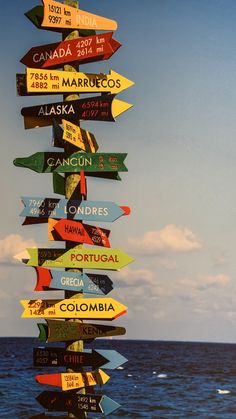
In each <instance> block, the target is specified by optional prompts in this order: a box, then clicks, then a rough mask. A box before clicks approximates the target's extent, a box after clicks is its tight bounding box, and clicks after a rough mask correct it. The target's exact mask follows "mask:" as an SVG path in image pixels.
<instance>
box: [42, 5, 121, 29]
mask: <svg viewBox="0 0 236 419" xmlns="http://www.w3.org/2000/svg"><path fill="white" fill-rule="evenodd" d="M43 6H44V14H43V21H42V24H41V27H42V28H62V29H94V30H105V31H106V30H108V31H115V30H116V29H117V22H116V21H115V20H112V19H107V18H105V17H103V16H98V15H95V14H92V13H89V12H86V11H84V10H81V9H76V8H73V7H71V6H68V5H65V4H62V3H60V2H57V1H54V0H43Z"/></svg>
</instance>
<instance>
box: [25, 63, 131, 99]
mask: <svg viewBox="0 0 236 419" xmlns="http://www.w3.org/2000/svg"><path fill="white" fill-rule="evenodd" d="M133 85H134V82H132V81H131V80H129V79H127V78H126V77H124V76H122V75H120V74H118V73H116V72H115V71H113V70H111V71H110V73H109V74H102V73H100V74H92V73H91V74H90V73H81V72H76V71H60V70H42V69H37V68H26V87H27V92H28V93H65V92H73V93H74V92H79V93H108V92H110V93H112V94H117V93H120V92H122V91H123V90H125V89H128V88H129V87H131V86H133Z"/></svg>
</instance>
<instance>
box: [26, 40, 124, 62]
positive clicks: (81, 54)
mask: <svg viewBox="0 0 236 419" xmlns="http://www.w3.org/2000/svg"><path fill="white" fill-rule="evenodd" d="M120 47H121V44H120V43H119V42H118V41H116V40H115V39H114V38H113V32H107V33H102V34H97V35H91V36H86V37H84V38H82V39H78V38H77V39H69V40H67V41H61V42H56V43H53V44H47V45H39V46H37V47H33V48H31V49H30V50H29V51H28V52H27V54H25V55H24V57H22V58H21V60H20V61H21V63H22V64H24V65H26V66H27V67H32V68H50V67H51V68H59V67H62V66H63V65H64V64H67V63H73V62H74V61H76V62H77V63H79V65H81V64H87V63H91V62H95V61H102V60H108V59H109V58H111V56H112V55H113V54H114V53H115V52H116V51H117V50H118V49H119V48H120Z"/></svg>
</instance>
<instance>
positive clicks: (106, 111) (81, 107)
mask: <svg viewBox="0 0 236 419" xmlns="http://www.w3.org/2000/svg"><path fill="white" fill-rule="evenodd" d="M115 96H116V95H113V94H112V95H109V94H108V95H107V94H104V95H102V96H94V97H90V98H83V99H77V100H71V101H67V102H56V103H46V104H44V105H38V106H29V107H26V108H22V109H21V114H22V115H23V116H24V124H25V129H30V128H38V127H46V126H49V125H52V121H53V119H56V120H57V121H59V122H61V121H62V119H65V118H66V119H68V120H70V121H72V122H75V121H77V120H79V119H82V120H87V121H107V122H114V121H115V118H116V117H117V116H119V115H121V114H122V113H124V112H126V111H127V110H128V109H130V108H131V107H132V106H133V105H131V104H129V103H126V102H123V101H121V100H119V99H116V98H115Z"/></svg>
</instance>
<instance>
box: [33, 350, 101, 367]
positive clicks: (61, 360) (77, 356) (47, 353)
mask: <svg viewBox="0 0 236 419" xmlns="http://www.w3.org/2000/svg"><path fill="white" fill-rule="evenodd" d="M33 360H34V367H67V368H73V367H74V368H78V367H92V368H94V369H97V368H100V367H102V366H103V365H104V364H107V362H108V359H107V358H105V357H104V356H103V355H101V354H100V353H99V352H97V351H95V350H92V351H90V352H72V351H66V350H65V349H63V348H54V347H52V348H49V347H47V348H34V349H33Z"/></svg>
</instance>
